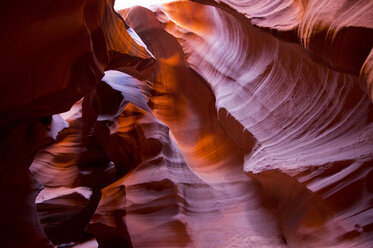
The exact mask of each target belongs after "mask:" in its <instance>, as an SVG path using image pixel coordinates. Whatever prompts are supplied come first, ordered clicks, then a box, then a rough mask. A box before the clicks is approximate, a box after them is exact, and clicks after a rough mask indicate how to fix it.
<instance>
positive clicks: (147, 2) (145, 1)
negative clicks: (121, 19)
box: [114, 0, 172, 10]
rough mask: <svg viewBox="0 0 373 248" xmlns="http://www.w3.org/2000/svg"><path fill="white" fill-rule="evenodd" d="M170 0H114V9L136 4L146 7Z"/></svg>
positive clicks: (169, 0)
mask: <svg viewBox="0 0 373 248" xmlns="http://www.w3.org/2000/svg"><path fill="white" fill-rule="evenodd" d="M171 1H172V0H116V1H115V3H114V9H115V10H121V9H125V8H129V7H132V6H136V5H140V6H144V7H148V6H151V5H156V4H162V3H169V2H171Z"/></svg>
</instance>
